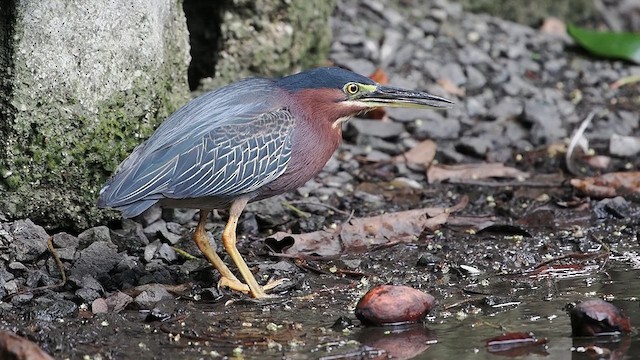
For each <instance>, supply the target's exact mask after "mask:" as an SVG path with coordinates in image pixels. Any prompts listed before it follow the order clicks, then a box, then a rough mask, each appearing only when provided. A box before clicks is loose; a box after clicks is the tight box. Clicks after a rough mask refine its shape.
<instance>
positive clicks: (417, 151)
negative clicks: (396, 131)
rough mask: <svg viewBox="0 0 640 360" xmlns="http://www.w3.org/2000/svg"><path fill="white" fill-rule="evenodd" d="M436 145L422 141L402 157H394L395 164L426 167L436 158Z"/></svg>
mask: <svg viewBox="0 0 640 360" xmlns="http://www.w3.org/2000/svg"><path fill="white" fill-rule="evenodd" d="M436 147H437V146H436V143H435V142H433V141H431V140H424V141H423V142H421V143H419V144H418V145H416V146H414V147H413V148H412V149H410V150H409V151H407V152H406V153H404V154H402V155H398V156H396V157H395V159H394V160H395V162H396V163H411V164H418V165H423V166H424V167H428V166H429V165H430V164H431V161H433V158H434V157H435V156H436Z"/></svg>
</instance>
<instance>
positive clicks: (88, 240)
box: [78, 225, 111, 249]
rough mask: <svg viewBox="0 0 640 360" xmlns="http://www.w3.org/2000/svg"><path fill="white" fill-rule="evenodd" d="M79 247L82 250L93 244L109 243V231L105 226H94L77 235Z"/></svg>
mask: <svg viewBox="0 0 640 360" xmlns="http://www.w3.org/2000/svg"><path fill="white" fill-rule="evenodd" d="M78 241H79V244H78V245H79V247H80V249H84V248H86V247H87V246H89V245H91V244H92V243H94V242H99V241H102V242H111V231H110V230H109V228H108V227H106V226H104V225H103V226H96V227H93V228H91V229H87V230H85V231H83V232H81V233H80V235H78Z"/></svg>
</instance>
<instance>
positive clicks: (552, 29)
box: [540, 16, 567, 35]
mask: <svg viewBox="0 0 640 360" xmlns="http://www.w3.org/2000/svg"><path fill="white" fill-rule="evenodd" d="M540 31H541V32H543V33H546V34H552V35H564V34H566V33H567V25H566V24H565V23H564V21H562V20H561V19H559V18H557V17H553V16H551V17H548V18H546V19H544V22H543V23H542V26H541V27H540Z"/></svg>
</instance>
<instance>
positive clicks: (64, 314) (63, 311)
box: [31, 297, 78, 322]
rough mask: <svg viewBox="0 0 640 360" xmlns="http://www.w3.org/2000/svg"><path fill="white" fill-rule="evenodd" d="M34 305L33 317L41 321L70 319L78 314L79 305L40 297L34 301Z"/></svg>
mask: <svg viewBox="0 0 640 360" xmlns="http://www.w3.org/2000/svg"><path fill="white" fill-rule="evenodd" d="M34 303H35V304H34V307H33V308H32V309H31V312H32V315H31V316H32V317H33V319H37V320H41V321H46V322H52V321H54V320H56V319H65V318H70V317H72V316H74V315H76V313H77V312H78V305H76V304H75V303H74V302H72V301H69V300H63V299H51V298H46V297H40V298H37V299H34Z"/></svg>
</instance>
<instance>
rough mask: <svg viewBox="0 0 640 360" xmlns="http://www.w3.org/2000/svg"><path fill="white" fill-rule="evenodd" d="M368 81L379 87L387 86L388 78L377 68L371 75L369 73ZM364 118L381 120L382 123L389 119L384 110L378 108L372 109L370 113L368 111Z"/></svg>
mask: <svg viewBox="0 0 640 360" xmlns="http://www.w3.org/2000/svg"><path fill="white" fill-rule="evenodd" d="M369 79H371V80H373V81H375V82H377V83H378V84H380V85H387V84H389V76H388V75H387V73H386V72H384V70H382V69H380V68H377V69H376V70H375V71H374V72H373V73H371V75H369ZM365 118H367V119H374V120H382V121H388V120H389V117H388V116H387V111H386V110H385V109H384V108H378V109H373V110H371V111H368V112H367V113H366V115H365Z"/></svg>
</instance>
